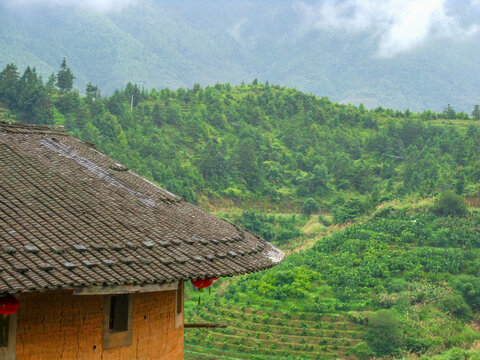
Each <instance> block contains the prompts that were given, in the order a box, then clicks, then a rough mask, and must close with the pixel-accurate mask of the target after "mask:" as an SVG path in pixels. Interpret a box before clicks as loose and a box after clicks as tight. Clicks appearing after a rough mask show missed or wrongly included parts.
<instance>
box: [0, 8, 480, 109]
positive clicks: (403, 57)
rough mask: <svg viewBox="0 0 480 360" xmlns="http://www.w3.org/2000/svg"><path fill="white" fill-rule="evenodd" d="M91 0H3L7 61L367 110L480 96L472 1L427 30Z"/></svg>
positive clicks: (290, 13) (436, 105)
mask: <svg viewBox="0 0 480 360" xmlns="http://www.w3.org/2000/svg"><path fill="white" fill-rule="evenodd" d="M108 3H110V2H109V1H102V2H98V4H108ZM386 3H392V4H393V2H391V1H389V2H386ZM438 3H442V4H443V3H445V1H443V2H438ZM85 4H87V5H79V4H78V2H73V1H70V0H69V1H65V2H59V1H56V0H35V1H29V2H26V1H20V2H14V1H13V0H3V1H0V67H2V68H3V67H4V66H5V65H6V64H8V63H12V62H13V63H16V64H17V65H19V66H20V68H23V67H25V66H26V65H27V64H30V65H34V66H36V68H37V71H39V72H40V73H42V74H43V75H44V77H45V78H46V77H48V75H49V74H50V73H51V72H57V71H58V68H59V65H60V62H61V60H62V58H63V57H66V58H67V61H68V63H69V65H70V67H71V68H72V71H73V73H74V75H75V76H76V82H75V84H76V86H77V87H78V89H79V90H80V91H82V92H83V90H84V89H85V85H86V83H88V82H89V81H92V82H93V83H95V84H96V85H98V86H99V87H100V89H101V90H102V91H103V92H104V93H108V94H111V93H112V92H113V91H114V90H115V89H117V88H123V87H124V86H125V84H126V83H127V82H134V83H136V84H138V85H139V86H144V87H146V88H152V87H153V88H157V89H159V88H163V87H169V88H172V89H176V88H178V87H183V88H187V87H191V86H193V84H194V83H200V84H201V85H204V86H205V85H208V84H210V85H212V84H215V83H217V82H220V83H225V82H230V83H232V84H240V83H241V82H242V81H245V82H251V81H252V80H253V79H254V78H258V79H260V80H262V81H269V82H270V83H277V84H281V85H285V86H288V87H295V88H297V89H299V90H301V91H304V92H311V93H313V94H316V95H318V96H328V97H330V98H331V99H332V100H335V101H339V102H343V103H353V104H359V103H364V104H365V105H366V106H367V107H370V108H372V107H377V106H379V105H381V106H383V107H390V108H399V109H406V108H409V109H411V110H414V111H419V110H424V109H433V110H437V111H441V110H442V109H443V108H444V107H445V106H446V104H452V106H453V107H454V108H455V109H456V110H462V111H466V112H471V111H472V109H473V106H474V105H475V104H478V103H480V89H479V86H478V84H479V83H480V71H479V70H480V69H479V63H478V58H479V57H480V41H479V33H478V18H480V7H479V6H478V3H476V2H471V1H468V0H464V1H461V2H453V1H451V2H448V3H445V4H444V6H443V7H442V8H438V9H433V10H432V12H431V14H432V15H431V18H428V19H427V20H425V21H430V22H429V23H428V24H430V25H431V26H430V27H429V28H428V29H426V30H425V29H423V28H422V27H421V26H420V25H422V24H417V23H412V24H407V25H405V24H404V23H405V21H406V20H405V17H406V16H407V15H408V14H407V15H404V14H403V13H398V11H397V12H395V11H394V10H392V9H390V8H388V9H386V12H385V14H386V15H385V17H386V16H387V15H388V14H389V11H390V12H393V14H394V15H392V16H391V18H388V17H387V18H386V20H384V18H383V17H382V16H383V15H382V14H380V15H375V14H376V13H375V11H373V10H372V9H370V8H365V9H364V8H362V6H363V5H358V4H360V3H359V2H355V1H345V2H313V1H305V2H302V1H290V0H281V1H280V0H279V1H273V0H268V1H264V2H254V1H245V2H243V1H242V2H238V1H231V0H229V1H223V2H219V1H212V0H210V1H205V2H201V3H199V2H195V1H191V0H188V1H182V2H167V1H154V0H150V1H142V2H140V1H134V0H131V1H121V2H117V3H116V4H117V5H115V3H113V5H112V6H111V8H108V7H105V8H98V6H99V5H98V6H97V7H95V6H94V5H92V4H95V2H85ZM89 4H90V5H89ZM329 4H330V5H329ZM393 5H395V4H393ZM393 5H392V7H393ZM105 6H106V5H105ZM329 6H330V7H329ZM378 7H380V8H381V6H380V5H379V6H378ZM332 9H333V10H332ZM367 10H368V11H367ZM387 10H388V11H387ZM412 11H413V10H412ZM365 14H367V15H365ZM368 14H370V15H368ZM371 14H374V15H371ZM352 19H353V20H352ZM404 20H405V21H404ZM407 20H408V19H407ZM402 21H403V22H402ZM362 24H367V25H362ZM378 24H381V25H378ZM362 26H363V27H362ZM402 26H403V27H402ZM399 27H400V28H399ZM397 28H399V30H398V29H397ZM396 29H397V30H398V31H400V32H401V33H402V34H403V33H405V35H402V36H400V35H398V34H397V33H395V31H396ZM424 30H425V31H424ZM398 31H397V32H398ZM424 33H425V34H424ZM422 34H423V35H422ZM427 35H428V36H427ZM422 36H423V37H422ZM390 38H392V39H393V40H392V39H390ZM389 39H390V40H391V41H389ZM404 42H405V44H406V45H405V44H404ZM402 46H403V47H402Z"/></svg>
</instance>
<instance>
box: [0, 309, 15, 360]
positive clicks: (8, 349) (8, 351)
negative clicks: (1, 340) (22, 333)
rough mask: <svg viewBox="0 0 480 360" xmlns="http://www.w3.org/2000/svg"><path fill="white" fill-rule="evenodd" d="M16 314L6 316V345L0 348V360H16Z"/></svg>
mask: <svg viewBox="0 0 480 360" xmlns="http://www.w3.org/2000/svg"><path fill="white" fill-rule="evenodd" d="M16 348H17V313H15V314H12V315H8V345H7V346H2V347H0V360H6V359H8V360H10V359H16Z"/></svg>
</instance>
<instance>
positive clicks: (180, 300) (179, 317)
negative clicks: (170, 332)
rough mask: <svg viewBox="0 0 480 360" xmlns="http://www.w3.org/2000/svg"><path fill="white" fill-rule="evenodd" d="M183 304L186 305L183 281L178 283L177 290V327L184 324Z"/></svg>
mask: <svg viewBox="0 0 480 360" xmlns="http://www.w3.org/2000/svg"><path fill="white" fill-rule="evenodd" d="M183 306H184V285H183V281H180V282H179V283H178V288H177V290H176V291H175V329H177V328H179V327H180V326H182V325H183Z"/></svg>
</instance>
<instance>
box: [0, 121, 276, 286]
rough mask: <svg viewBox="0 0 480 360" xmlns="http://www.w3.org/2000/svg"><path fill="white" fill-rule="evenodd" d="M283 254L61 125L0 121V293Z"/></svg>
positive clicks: (186, 271)
mask: <svg viewBox="0 0 480 360" xmlns="http://www.w3.org/2000/svg"><path fill="white" fill-rule="evenodd" d="M283 258H284V254H283V253H282V252H281V251H280V250H279V249H277V248H276V247H275V246H273V245H271V244H270V243H268V242H266V241H264V240H262V239H260V238H258V237H257V236H255V235H253V234H251V233H249V232H248V231H245V230H242V229H241V228H239V227H237V226H235V225H233V224H231V223H228V222H226V221H224V220H221V219H218V218H216V217H215V216H212V215H210V214H208V213H207V212H205V211H203V210H201V209H200V208H198V207H196V206H194V205H192V204H190V203H188V202H186V201H185V200H183V199H182V198H180V197H178V196H176V195H174V194H172V193H170V192H168V191H166V190H164V189H162V188H160V187H159V186H157V185H155V184H153V183H152V182H150V181H148V180H146V179H145V178H143V177H141V176H139V175H137V174H135V173H134V172H132V171H130V170H129V169H127V168H125V167H124V166H123V165H121V164H118V163H117V162H115V161H114V160H113V159H111V158H109V157H108V156H105V155H104V154H102V153H101V152H99V151H98V150H96V149H95V148H94V147H93V146H92V145H89V144H86V143H83V142H81V141H79V140H77V139H75V138H74V137H72V136H69V135H68V134H67V133H66V132H65V131H63V130H62V129H61V128H57V127H46V126H26V125H7V124H5V123H0V293H16V292H25V291H34V290H44V289H60V288H63V289H65V288H68V289H72V288H83V287H90V286H112V285H123V284H125V285H130V284H132V285H145V284H154V283H155V284H162V283H168V282H176V281H179V280H189V279H197V278H205V277H213V276H215V277H224V276H232V275H237V274H244V273H249V272H254V271H258V270H263V269H267V268H269V267H272V266H274V265H276V264H278V263H279V262H281V261H282V260H283Z"/></svg>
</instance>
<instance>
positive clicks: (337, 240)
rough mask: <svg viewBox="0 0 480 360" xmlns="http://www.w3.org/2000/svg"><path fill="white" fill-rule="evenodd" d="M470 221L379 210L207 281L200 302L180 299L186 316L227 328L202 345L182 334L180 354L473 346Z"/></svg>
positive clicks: (307, 354) (473, 237) (363, 354)
mask: <svg viewBox="0 0 480 360" xmlns="http://www.w3.org/2000/svg"><path fill="white" fill-rule="evenodd" d="M479 226H480V213H478V212H477V211H475V212H474V213H471V214H469V215H467V216H465V217H438V216H436V215H435V214H433V213H432V212H431V207H430V206H425V207H420V208H418V209H416V210H413V209H411V208H409V207H403V206H397V207H395V208H393V207H391V208H389V209H382V210H381V211H378V212H377V213H375V214H374V216H373V217H372V218H371V219H370V220H368V221H365V222H364V223H362V224H354V225H351V226H349V227H347V228H345V229H344V230H341V231H337V232H335V233H334V234H333V235H331V236H328V237H323V238H321V239H320V240H318V241H317V242H316V244H315V245H314V246H313V247H312V248H311V249H308V250H305V251H303V252H301V253H298V254H295V255H290V256H289V257H288V258H287V259H286V260H285V262H283V263H282V264H280V265H279V266H277V267H275V268H273V269H271V270H267V271H265V272H261V273H255V274H251V275H247V276H244V277H241V278H239V279H236V281H227V282H226V283H220V284H219V285H218V286H217V285H216V286H215V288H218V291H217V292H214V293H213V294H212V295H210V296H208V295H207V296H205V298H204V299H203V300H202V305H201V306H197V305H196V302H195V301H194V300H192V301H188V302H187V307H186V309H187V319H194V320H195V321H202V320H203V321H205V322H221V323H222V322H223V323H227V324H228V325H229V327H228V328H227V329H225V330H224V329H222V330H210V331H208V332H206V333H203V334H204V336H207V338H208V339H211V341H210V343H207V344H206V343H203V342H199V341H198V340H195V338H196V336H199V333H196V332H194V333H192V334H193V335H190V333H187V338H186V339H187V344H188V345H187V349H188V350H189V352H187V354H188V356H189V357H187V358H196V357H195V356H194V353H202V351H203V353H207V352H208V351H210V350H211V349H213V350H214V351H219V354H222V355H227V354H229V353H242V352H246V353H254V354H256V355H257V356H258V357H259V358H262V359H269V358H270V357H274V356H277V357H278V358H285V359H288V358H296V357H301V358H319V359H327V358H333V357H338V358H348V357H351V358H353V357H357V358H367V357H370V356H373V355H389V356H395V357H398V358H402V357H409V356H410V355H408V354H411V353H413V354H416V355H418V356H420V355H421V354H424V355H426V356H427V357H428V358H430V357H431V356H433V355H434V354H438V353H442V352H443V351H444V350H445V349H450V348H452V347H462V348H467V349H468V348H469V347H472V346H475V343H476V341H479V340H480V333H478V332H477V331H476V330H475V329H474V328H472V327H471V326H470V323H471V321H473V320H475V319H477V317H478V314H477V311H478V310H477V308H478V299H479V297H480V295H479V294H480V292H479V290H480V278H479V277H478V271H479V269H480V252H479V251H478V248H479V246H480V233H479V232H478V227H479ZM190 296H192V294H191V295H190ZM192 297H193V298H195V296H192ZM234 314H236V315H234ZM259 331H260V332H261V335H260V339H262V341H261V346H255V341H258V340H256V339H257V335H256V333H257V332H259ZM205 334H207V335H205ZM242 339H243V340H242ZM269 339H272V341H268V340H269ZM230 340H231V341H230ZM237 341H238V342H237ZM225 344H227V345H225ZM290 344H292V346H291V347H290ZM200 345H201V346H203V350H202V348H201V347H200ZM205 347H206V348H205ZM222 349H223V350H222ZM222 351H223V352H222ZM472 353H474V354H476V355H475V356H480V353H477V352H472ZM190 355H191V357H190ZM231 356H232V358H242V357H240V356H239V355H231ZM262 356H263V357H262ZM289 356H290V357H289ZM446 356H447V355H446ZM472 356H473V355H472Z"/></svg>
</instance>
